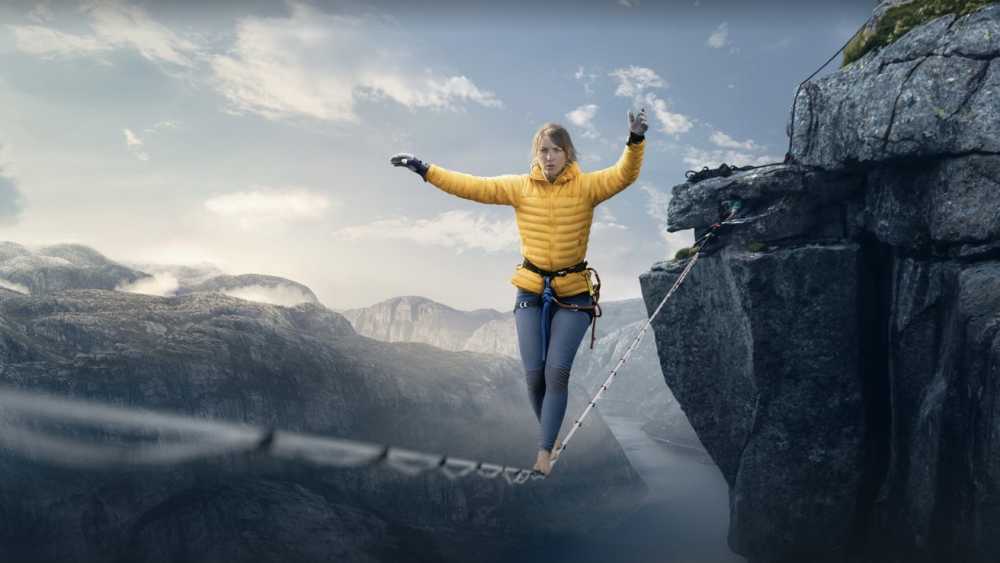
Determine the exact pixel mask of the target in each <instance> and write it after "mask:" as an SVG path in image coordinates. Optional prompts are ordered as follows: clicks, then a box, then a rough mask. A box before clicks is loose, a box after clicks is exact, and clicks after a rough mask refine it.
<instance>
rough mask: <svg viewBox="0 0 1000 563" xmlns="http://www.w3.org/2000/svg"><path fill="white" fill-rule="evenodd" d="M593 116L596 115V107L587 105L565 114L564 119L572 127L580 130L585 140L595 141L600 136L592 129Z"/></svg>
mask: <svg viewBox="0 0 1000 563" xmlns="http://www.w3.org/2000/svg"><path fill="white" fill-rule="evenodd" d="M595 115H597V106H596V105H595V104H587V105H585V106H580V107H578V108H576V109H575V110H573V111H571V112H569V113H567V114H566V119H568V120H569V122H570V123H572V124H573V125H575V126H577V127H579V128H580V129H582V130H583V133H582V134H583V136H584V137H585V138H587V139H597V138H598V137H600V136H601V135H600V133H598V132H597V129H596V128H595V127H594V116H595Z"/></svg>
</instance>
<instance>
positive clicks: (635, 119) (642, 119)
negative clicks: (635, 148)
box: [628, 108, 649, 137]
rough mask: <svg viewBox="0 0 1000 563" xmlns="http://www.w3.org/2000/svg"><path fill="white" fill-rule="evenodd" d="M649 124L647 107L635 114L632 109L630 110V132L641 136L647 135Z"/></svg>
mask: <svg viewBox="0 0 1000 563" xmlns="http://www.w3.org/2000/svg"><path fill="white" fill-rule="evenodd" d="M648 128H649V125H646V108H642V109H641V110H639V113H638V114H634V113H632V112H631V111H630V112H628V130H629V132H630V133H634V134H636V135H638V136H640V137H642V136H645V135H646V129H648Z"/></svg>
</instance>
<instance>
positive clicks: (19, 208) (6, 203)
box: [0, 168, 24, 225]
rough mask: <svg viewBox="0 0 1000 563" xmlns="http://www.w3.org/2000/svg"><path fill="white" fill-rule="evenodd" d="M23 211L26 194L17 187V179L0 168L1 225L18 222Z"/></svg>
mask: <svg viewBox="0 0 1000 563" xmlns="http://www.w3.org/2000/svg"><path fill="white" fill-rule="evenodd" d="M23 211H24V196H23V195H22V194H21V190H20V189H18V187H17V181H15V180H14V178H11V177H10V176H5V175H4V173H3V169H2V168H0V225H10V224H13V223H15V222H17V220H18V219H19V218H20V216H21V213H22V212H23Z"/></svg>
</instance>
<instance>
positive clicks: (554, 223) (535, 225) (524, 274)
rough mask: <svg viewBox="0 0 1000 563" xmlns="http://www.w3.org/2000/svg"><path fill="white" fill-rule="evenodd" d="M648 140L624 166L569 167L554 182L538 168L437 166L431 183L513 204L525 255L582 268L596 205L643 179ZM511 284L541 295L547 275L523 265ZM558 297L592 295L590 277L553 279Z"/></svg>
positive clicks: (629, 153)
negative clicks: (479, 171)
mask: <svg viewBox="0 0 1000 563" xmlns="http://www.w3.org/2000/svg"><path fill="white" fill-rule="evenodd" d="M645 144H646V143H645V141H642V142H640V143H636V144H631V145H627V146H626V147H625V151H624V152H623V153H622V156H621V158H619V159H618V162H617V163H616V164H615V165H614V166H611V167H608V168H605V169H604V170H598V171H596V172H581V171H580V167H579V166H578V165H577V163H575V162H573V163H570V164H568V165H567V166H566V167H565V168H563V171H562V172H561V173H560V174H559V176H558V177H557V178H556V179H555V181H554V182H551V183H550V182H549V181H548V180H547V179H546V178H545V175H544V174H543V173H542V170H541V168H540V167H539V166H538V164H535V165H534V166H533V167H532V169H531V173H530V174H522V175H507V176H494V177H488V178H483V177H479V176H471V175H469V174H463V173H461V172H453V171H451V170H447V169H445V168H441V167H440V166H437V165H434V164H432V165H431V166H430V168H429V169H428V170H427V175H426V177H427V181H428V182H430V183H432V184H434V185H435V186H437V187H438V188H441V189H442V190H444V191H446V192H448V193H450V194H454V195H457V196H459V197H462V198H465V199H471V200H472V201H478V202H480V203H494V204H499V205H511V206H513V207H514V212H515V214H516V216H517V228H518V231H519V232H520V234H521V255H522V256H524V257H525V258H527V259H528V260H530V261H531V263H532V264H534V265H536V266H538V267H539V268H541V269H543V270H548V271H557V270H561V269H563V268H568V267H570V266H573V265H574V264H578V263H580V262H581V261H583V260H584V257H585V256H586V255H587V243H588V242H589V239H590V225H591V223H592V222H593V220H594V207H596V206H597V204H599V203H601V202H602V201H604V200H606V199H608V198H610V197H611V196H613V195H615V194H616V193H618V192H620V191H622V190H624V189H625V188H627V187H628V186H629V185H630V184H632V182H635V180H636V178H638V177H639V168H640V167H641V166H642V153H643V150H644V149H645ZM510 282H511V283H512V284H514V285H515V286H517V287H519V288H521V289H524V290H527V291H531V292H534V293H541V292H542V288H543V282H542V277H541V276H540V275H538V274H536V273H534V272H532V271H530V270H528V269H526V268H524V267H522V266H521V265H518V266H517V270H516V271H515V272H514V277H512V278H511V280H510ZM552 288H553V289H554V290H555V292H556V295H558V296H560V297H563V296H569V295H576V294H578V293H583V292H585V291H588V286H587V279H586V274H585V273H583V272H578V273H573V274H568V275H566V276H562V277H556V278H553V279H552Z"/></svg>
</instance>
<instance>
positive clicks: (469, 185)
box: [427, 164, 525, 207]
mask: <svg viewBox="0 0 1000 563" xmlns="http://www.w3.org/2000/svg"><path fill="white" fill-rule="evenodd" d="M524 179H525V176H523V175H522V176H516V175H506V176H491V177H481V176H472V175H471V174H463V173H462V172H454V171H452V170H448V169H446V168H441V167H440V166H438V165H436V164H431V165H430V168H428V169H427V181H428V182H430V183H432V184H434V185H435V186H437V187H438V188H440V189H441V190H443V191H446V192H448V193H450V194H453V195H457V196H458V197H461V198H465V199H471V200H472V201H478V202H479V203H494V204H497V205H512V206H514V207H517V201H518V196H519V195H520V193H521V186H522V185H524Z"/></svg>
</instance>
